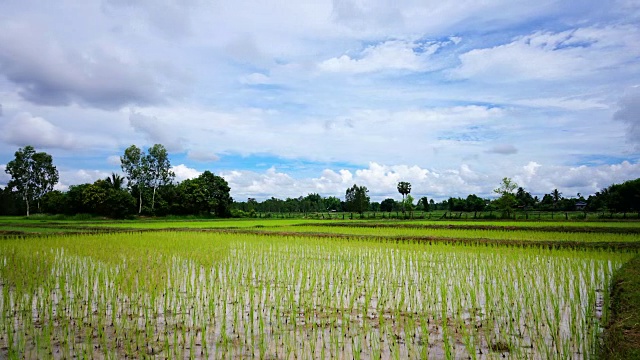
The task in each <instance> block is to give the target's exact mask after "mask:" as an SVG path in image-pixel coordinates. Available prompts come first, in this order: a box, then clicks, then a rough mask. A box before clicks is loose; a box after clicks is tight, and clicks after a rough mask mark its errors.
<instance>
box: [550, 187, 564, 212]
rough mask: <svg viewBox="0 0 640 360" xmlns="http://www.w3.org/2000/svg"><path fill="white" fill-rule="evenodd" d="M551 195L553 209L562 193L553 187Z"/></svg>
mask: <svg viewBox="0 0 640 360" xmlns="http://www.w3.org/2000/svg"><path fill="white" fill-rule="evenodd" d="M551 197H553V208H554V209H555V208H556V207H557V206H558V201H560V200H561V199H562V193H561V192H560V191H558V189H553V192H551Z"/></svg>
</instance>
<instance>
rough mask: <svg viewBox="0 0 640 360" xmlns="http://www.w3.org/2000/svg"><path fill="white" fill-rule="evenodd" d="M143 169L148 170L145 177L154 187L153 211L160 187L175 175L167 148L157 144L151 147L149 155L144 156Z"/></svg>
mask: <svg viewBox="0 0 640 360" xmlns="http://www.w3.org/2000/svg"><path fill="white" fill-rule="evenodd" d="M143 170H144V171H145V172H146V174H145V179H146V181H147V183H148V185H149V187H151V188H152V189H153V196H152V197H151V211H152V212H153V211H154V210H155V203H156V192H157V190H158V188H159V187H160V186H163V185H166V184H168V183H170V182H171V180H173V178H174V177H175V174H174V173H173V171H171V161H169V155H168V154H167V149H165V147H164V146H163V145H161V144H155V145H153V146H152V147H151V148H149V151H148V154H147V156H146V157H144V158H143Z"/></svg>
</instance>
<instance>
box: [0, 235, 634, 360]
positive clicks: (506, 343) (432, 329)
mask: <svg viewBox="0 0 640 360" xmlns="http://www.w3.org/2000/svg"><path fill="white" fill-rule="evenodd" d="M343 230H344V229H343ZM346 230H347V232H350V229H346ZM398 231H400V230H398ZM483 236H485V235H483ZM495 236H501V235H499V234H498V235H495ZM631 256H632V254H629V253H624V252H615V251H610V250H584V249H563V250H560V249H548V248H546V247H535V246H534V247H513V246H511V247H502V246H494V245H489V246H486V245H452V244H428V243H421V242H412V241H406V242H398V241H388V240H385V238H374V237H372V238H344V237H342V238H337V237H336V238H327V237H323V238H320V237H313V236H304V235H300V236H293V235H287V236H285V235H282V236H263V235H260V234H242V233H218V232H211V233H203V232H183V231H166V232H145V233H138V232H131V233H114V234H95V235H56V236H48V237H43V238H38V239H4V240H2V241H0V290H1V297H0V315H2V316H1V318H0V347H1V348H3V349H5V350H0V357H9V358H22V357H25V358H41V357H45V358H46V357H60V358H62V357H67V358H68V357H105V358H123V357H134V358H138V357H154V356H158V357H165V358H184V357H189V358H208V357H215V358H226V357H242V358H247V357H249V358H270V357H276V358H283V357H286V358H294V357H295V358H313V357H321V358H327V357H331V358H335V357H341V358H365V359H366V358H375V359H377V358H406V357H413V358H415V357H422V358H461V357H463V358H472V359H475V358H484V357H487V356H489V357H497V356H503V355H504V356H512V357H518V358H522V357H524V358H536V357H554V358H556V357H560V358H574V357H587V358H588V357H590V356H591V354H592V352H593V349H594V347H595V345H596V344H597V342H598V336H599V333H600V331H601V325H600V324H601V322H602V321H603V320H604V319H606V317H607V316H608V315H607V306H608V301H609V300H608V296H607V291H606V289H608V286H609V282H610V279H611V274H612V273H613V272H614V271H615V270H616V269H617V268H618V267H620V266H621V265H622V264H623V263H624V262H625V261H627V260H628V259H629V258H630V257H631Z"/></svg>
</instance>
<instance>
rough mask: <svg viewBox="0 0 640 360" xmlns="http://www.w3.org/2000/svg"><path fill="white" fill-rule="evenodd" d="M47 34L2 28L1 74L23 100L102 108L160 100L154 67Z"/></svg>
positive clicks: (30, 29)
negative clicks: (76, 46)
mask: <svg viewBox="0 0 640 360" xmlns="http://www.w3.org/2000/svg"><path fill="white" fill-rule="evenodd" d="M47 33H49V32H48V31H47V29H40V28H38V27H37V26H26V25H22V24H15V23H9V24H5V25H4V26H0V74H2V75H4V76H5V77H6V78H7V79H8V80H9V81H11V82H12V83H13V84H15V85H16V86H17V87H18V88H19V94H20V95H21V96H22V98H24V99H25V100H27V101H30V102H32V103H35V104H40V105H53V106H65V105H70V104H72V103H78V104H81V105H88V106H95V107H99V108H105V109H114V108H120V107H122V106H125V105H127V104H140V105H148V104H154V103H159V102H162V101H164V97H165V94H163V86H162V84H161V82H160V81H159V78H160V76H159V74H157V73H154V71H153V69H154V66H150V64H142V63H139V62H137V61H135V60H133V59H131V58H125V57H123V56H118V52H117V51H115V50H116V49H109V48H100V47H96V48H93V49H87V50H83V51H79V50H76V49H73V48H70V47H68V46H65V45H62V44H60V43H58V42H57V41H55V40H53V39H51V38H48V37H46V35H44V34H47Z"/></svg>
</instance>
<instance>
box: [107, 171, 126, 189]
mask: <svg viewBox="0 0 640 360" xmlns="http://www.w3.org/2000/svg"><path fill="white" fill-rule="evenodd" d="M105 181H106V182H107V183H108V184H109V186H110V187H111V188H112V189H114V190H121V189H122V187H123V186H124V178H123V177H122V176H120V175H119V174H116V173H111V176H109V177H107V178H106V179H105Z"/></svg>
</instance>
